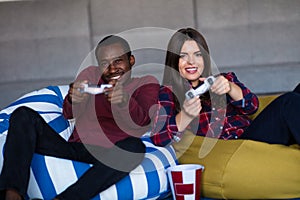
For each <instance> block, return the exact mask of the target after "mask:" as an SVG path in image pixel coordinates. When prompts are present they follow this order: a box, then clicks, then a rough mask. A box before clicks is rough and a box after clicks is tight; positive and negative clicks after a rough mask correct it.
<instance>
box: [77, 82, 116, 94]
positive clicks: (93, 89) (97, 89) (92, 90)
mask: <svg viewBox="0 0 300 200" xmlns="http://www.w3.org/2000/svg"><path fill="white" fill-rule="evenodd" d="M82 85H83V88H82V89H81V90H80V92H82V93H84V92H86V93H89V94H101V93H103V92H104V89H105V88H111V87H112V85H111V84H101V85H100V86H97V85H89V84H87V83H84V84H82Z"/></svg>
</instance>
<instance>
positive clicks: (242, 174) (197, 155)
mask: <svg viewBox="0 0 300 200" xmlns="http://www.w3.org/2000/svg"><path fill="white" fill-rule="evenodd" d="M174 148H175V150H176V153H177V156H178V161H179V163H180V164H187V163H195V164H201V165H203V166H204V167H205V169H204V172H203V178H202V188H201V193H202V194H203V195H204V196H205V197H209V198H220V199H265V198H269V199H275V198H277V199H278V198H279V199H287V198H297V197H300V189H299V187H300V150H299V149H297V148H294V147H288V146H283V145H271V144H266V143H262V142H256V141H250V140H217V139H212V138H207V137H201V136H195V135H194V134H192V133H189V132H186V133H185V135H184V137H183V138H182V140H181V141H180V142H179V143H176V144H174Z"/></svg>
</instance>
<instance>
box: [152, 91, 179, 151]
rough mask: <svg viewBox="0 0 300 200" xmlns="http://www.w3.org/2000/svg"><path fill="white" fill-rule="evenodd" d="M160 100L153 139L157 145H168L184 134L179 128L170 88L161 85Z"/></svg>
mask: <svg viewBox="0 0 300 200" xmlns="http://www.w3.org/2000/svg"><path fill="white" fill-rule="evenodd" d="M158 102H159V104H158V110H157V114H156V117H155V119H154V123H153V128H152V131H151V140H152V141H153V143H154V144H155V145H158V146H166V145H168V144H170V143H172V142H173V141H178V140H179V139H180V136H181V134H182V132H179V131H178V128H177V124H176V109H175V104H174V100H173V95H172V91H171V89H170V88H168V87H164V86H162V87H161V89H160V92H159V101H158Z"/></svg>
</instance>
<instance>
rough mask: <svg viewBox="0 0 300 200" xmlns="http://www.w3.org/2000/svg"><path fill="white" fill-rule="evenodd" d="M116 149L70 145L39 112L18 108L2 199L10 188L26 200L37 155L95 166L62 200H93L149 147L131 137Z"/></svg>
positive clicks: (8, 148)
mask: <svg viewBox="0 0 300 200" xmlns="http://www.w3.org/2000/svg"><path fill="white" fill-rule="evenodd" d="M116 146H117V147H115V148H103V147H100V146H94V145H84V144H82V143H75V142H73V143H70V142H67V141H65V140H64V139H63V138H62V137H61V136H60V135H59V134H57V133H56V132H55V131H54V130H53V129H52V128H51V127H50V126H49V125H48V124H47V123H46V122H45V121H44V119H43V118H42V117H41V116H40V115H39V114H38V113H37V112H35V111H33V110H32V109H30V108H27V107H20V108H17V109H16V110H15V111H14V112H13V113H12V115H11V117H10V126H9V129H8V135H7V139H6V143H5V149H4V163H3V169H2V172H1V175H0V189H1V190H3V191H2V195H3V194H4V192H5V191H4V190H5V189H8V188H13V189H16V190H17V191H18V192H19V193H20V194H21V195H22V196H23V197H25V196H26V192H27V187H28V182H29V175H30V164H31V160H32V157H33V154H34V153H38V154H42V155H48V156H54V157H59V158H66V159H71V160H76V161H81V162H85V163H90V164H93V166H92V167H91V168H90V169H88V171H86V172H85V173H84V174H83V175H82V176H81V177H80V178H79V179H78V181H77V182H75V183H74V184H73V185H71V186H70V187H68V188H67V189H66V190H65V191H63V192H62V193H61V194H59V195H58V196H57V198H59V199H70V200H74V199H90V198H92V197H93V196H95V195H97V194H98V193H100V192H101V191H103V190H105V189H107V188H108V187H110V186H111V185H113V184H114V183H116V182H117V181H119V180H120V179H122V178H123V177H125V176H126V175H128V174H129V172H130V171H131V170H133V169H134V168H135V167H137V166H138V165H139V164H140V163H141V162H142V160H143V158H144V153H145V145H144V143H143V142H142V141H141V139H140V138H134V137H129V138H127V139H125V140H122V141H119V142H117V143H116Z"/></svg>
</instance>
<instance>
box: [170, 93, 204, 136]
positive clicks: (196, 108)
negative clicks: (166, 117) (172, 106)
mask: <svg viewBox="0 0 300 200" xmlns="http://www.w3.org/2000/svg"><path fill="white" fill-rule="evenodd" d="M201 109H202V106H201V101H200V98H199V96H195V97H194V98H192V99H189V100H184V102H183V106H182V109H181V111H180V112H179V113H178V114H177V115H176V125H177V129H178V131H184V130H185V129H186V127H187V126H188V125H189V124H190V122H191V121H192V120H193V119H194V118H195V117H197V116H199V114H200V111H201Z"/></svg>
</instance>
